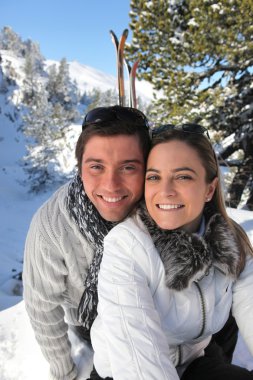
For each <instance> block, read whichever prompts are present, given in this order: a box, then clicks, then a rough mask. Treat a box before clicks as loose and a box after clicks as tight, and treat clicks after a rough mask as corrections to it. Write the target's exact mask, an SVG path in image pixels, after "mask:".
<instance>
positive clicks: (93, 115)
mask: <svg viewBox="0 0 253 380" xmlns="http://www.w3.org/2000/svg"><path fill="white" fill-rule="evenodd" d="M113 120H121V121H126V122H130V123H133V124H135V125H139V126H144V127H146V128H148V120H147V118H146V117H145V115H144V114H143V113H142V112H141V111H139V110H137V109H135V108H130V107H120V106H114V107H98V108H95V109H94V110H91V111H90V112H88V113H87V115H86V116H85V119H84V122H83V125H82V129H83V130H84V128H85V127H86V126H88V125H89V124H98V123H102V122H107V121H113Z"/></svg>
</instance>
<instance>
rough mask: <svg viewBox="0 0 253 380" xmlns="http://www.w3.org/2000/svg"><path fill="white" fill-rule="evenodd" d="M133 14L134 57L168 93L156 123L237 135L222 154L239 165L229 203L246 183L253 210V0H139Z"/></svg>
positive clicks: (147, 75)
mask: <svg viewBox="0 0 253 380" xmlns="http://www.w3.org/2000/svg"><path fill="white" fill-rule="evenodd" d="M130 17H131V24H130V27H131V29H132V30H133V39H132V44H131V45H130V47H129V48H128V52H129V53H128V55H129V57H128V58H130V59H131V60H136V59H139V61H140V63H139V68H140V69H141V76H142V77H143V78H145V79H146V80H148V81H150V82H151V83H152V84H153V85H154V88H155V89H156V90H161V93H162V95H161V97H159V98H157V99H156V102H155V106H154V109H153V114H154V115H155V118H156V120H158V121H159V122H174V123H180V122H183V121H192V122H202V124H204V125H205V126H207V127H209V128H210V129H212V130H215V131H217V138H218V139H221V140H223V139H224V138H226V137H227V136H230V135H232V134H234V136H235V137H234V139H235V141H234V142H233V143H232V144H230V145H229V146H228V147H226V148H225V149H224V151H223V152H221V154H220V157H221V158H222V159H224V160H226V161H227V162H228V164H229V165H233V166H234V168H235V176H234V179H233V181H232V184H231V187H230V189H229V201H230V202H229V204H230V205H231V206H232V207H237V206H238V204H239V203H240V200H241V196H242V193H243V191H245V188H247V189H248V200H247V206H248V208H249V209H252V210H253V178H252V173H253V23H252V19H253V1H252V0H221V1H214V0H204V1H203V0H177V1H169V0H152V1H151V0H149V1H144V0H132V1H131V12H130ZM238 152H241V153H242V154H241V157H242V159H241V160H236V161H235V160H231V155H232V154H233V153H237V157H239V155H238ZM232 157H234V156H232ZM229 158H230V160H229Z"/></svg>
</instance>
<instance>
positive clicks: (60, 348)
mask: <svg viewBox="0 0 253 380" xmlns="http://www.w3.org/2000/svg"><path fill="white" fill-rule="evenodd" d="M52 231H53V221H51V225H50V221H49V219H48V207H47V205H44V206H43V207H42V209H41V210H39V211H38V212H37V213H36V214H35V216H34V218H33V220H32V223H31V226H30V229H29V232H28V235H27V239H26V245H25V257H24V270H23V282H24V300H25V304H26V309H27V312H28V315H29V318H30V321H31V324H32V327H33V329H34V332H35V336H36V339H37V341H38V343H39V345H40V348H41V350H42V352H43V354H44V356H45V358H46V360H47V361H48V362H49V364H50V376H51V377H50V378H51V379H53V380H72V379H74V378H75V377H76V374H77V370H76V367H75V365H74V362H73V360H72V358H71V352H70V349H71V347H70V342H69V339H68V334H67V330H68V326H67V324H66V323H65V321H64V310H63V307H62V306H61V305H62V303H63V294H64V291H65V290H66V285H65V283H66V281H65V279H66V275H67V269H66V266H65V264H64V259H63V257H62V255H61V252H60V249H59V245H57V242H56V240H55V238H54V236H53V233H52Z"/></svg>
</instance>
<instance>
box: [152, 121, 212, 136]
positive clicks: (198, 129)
mask: <svg viewBox="0 0 253 380" xmlns="http://www.w3.org/2000/svg"><path fill="white" fill-rule="evenodd" d="M173 130H177V131H183V132H187V133H196V134H201V135H204V134H206V136H207V137H208V138H209V140H210V136H209V133H208V130H207V129H206V128H205V127H202V125H199V124H195V123H186V124H179V125H174V124H164V125H161V126H160V127H158V128H155V129H153V130H152V132H151V133H152V138H153V137H155V136H157V135H159V134H161V133H163V132H166V131H173Z"/></svg>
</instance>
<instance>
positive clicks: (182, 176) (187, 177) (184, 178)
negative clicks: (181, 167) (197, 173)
mask: <svg viewBox="0 0 253 380" xmlns="http://www.w3.org/2000/svg"><path fill="white" fill-rule="evenodd" d="M177 179H179V180H182V181H187V180H191V179H192V177H191V176H189V175H186V174H182V175H179V176H178V177H177Z"/></svg>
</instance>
